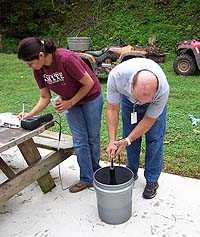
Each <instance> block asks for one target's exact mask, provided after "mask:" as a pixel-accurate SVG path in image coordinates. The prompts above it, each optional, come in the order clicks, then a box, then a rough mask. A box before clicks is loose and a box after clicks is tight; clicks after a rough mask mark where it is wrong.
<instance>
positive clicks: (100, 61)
mask: <svg viewBox="0 0 200 237" xmlns="http://www.w3.org/2000/svg"><path fill="white" fill-rule="evenodd" d="M78 54H79V55H80V56H81V58H82V59H83V60H84V61H85V62H86V63H87V64H88V65H89V66H90V68H92V69H93V71H95V72H96V74H97V76H99V77H101V75H103V74H108V73H109V71H110V70H111V69H112V68H113V67H115V65H117V64H119V63H121V62H124V61H126V60H128V59H131V58H135V57H142V58H150V59H152V60H154V61H156V62H157V63H162V62H164V60H165V54H164V52H162V51H161V50H160V49H159V48H157V47H155V46H154V45H148V46H147V47H141V46H137V45H136V46H131V45H126V44H120V45H118V46H112V47H109V48H103V49H101V50H98V51H84V52H78Z"/></svg>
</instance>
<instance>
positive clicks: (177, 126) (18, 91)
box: [0, 54, 200, 178]
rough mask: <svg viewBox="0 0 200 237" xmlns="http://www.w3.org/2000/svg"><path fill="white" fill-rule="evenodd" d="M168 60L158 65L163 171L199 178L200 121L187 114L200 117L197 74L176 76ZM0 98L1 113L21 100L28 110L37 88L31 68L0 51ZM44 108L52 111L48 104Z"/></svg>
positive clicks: (16, 108) (19, 105) (16, 110)
mask: <svg viewBox="0 0 200 237" xmlns="http://www.w3.org/2000/svg"><path fill="white" fill-rule="evenodd" d="M172 62H173V55H169V56H168V59H167V61H166V63H165V64H163V65H162V67H163V69H164V71H165V73H166V75H167V78H168V81H169V84H170V98H169V103H168V125H167V131H166V137H165V160H164V171H165V172H169V173H174V174H179V175H184V176H189V177H196V178H200V123H199V124H198V125H197V126H192V124H191V122H190V120H189V118H188V114H189V113H191V114H193V115H194V116H195V117H197V118H200V101H199V100H200V97H199V92H200V76H199V75H196V76H191V77H182V76H177V75H175V73H174V72H173V69H172ZM101 84H102V91H103V95H104V99H105V103H104V111H103V119H102V129H101V143H102V159H107V155H106V152H105V150H106V144H107V131H106V123H105V107H106V80H104V81H102V82H101ZM0 98H1V106H0V112H1V113H2V112H13V113H19V112H21V110H22V103H23V102H25V110H26V111H28V110H29V109H31V108H32V106H33V105H34V104H35V103H36V102H37V98H38V90H37V86H36V84H35V82H34V80H33V77H32V72H31V70H30V69H29V68H28V67H27V66H26V65H25V64H24V63H22V62H21V61H19V60H18V59H17V57H16V55H14V54H0ZM45 112H54V111H53V109H52V107H51V106H49V108H48V109H47V110H46V111H45ZM55 116H56V115H55ZM62 125H63V132H66V133H69V129H68V128H67V126H66V124H65V122H64V120H63V121H62ZM53 129H54V130H57V129H58V127H57V126H55V127H54V128H53ZM119 134H120V131H119ZM143 147H144V146H143ZM143 156H144V148H143V149H142V159H141V166H142V165H143ZM123 160H124V156H123Z"/></svg>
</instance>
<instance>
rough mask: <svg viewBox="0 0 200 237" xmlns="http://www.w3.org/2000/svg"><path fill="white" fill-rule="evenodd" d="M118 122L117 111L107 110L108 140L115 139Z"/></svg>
mask: <svg viewBox="0 0 200 237" xmlns="http://www.w3.org/2000/svg"><path fill="white" fill-rule="evenodd" d="M118 124H119V111H116V110H107V127H108V136H109V141H114V140H116V137H117V129H118Z"/></svg>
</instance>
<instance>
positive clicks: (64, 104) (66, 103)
mask: <svg viewBox="0 0 200 237" xmlns="http://www.w3.org/2000/svg"><path fill="white" fill-rule="evenodd" d="M72 106H73V103H72V100H62V99H59V100H58V101H56V104H55V109H56V111H58V112H63V111H64V110H67V109H70V108H71V107H72Z"/></svg>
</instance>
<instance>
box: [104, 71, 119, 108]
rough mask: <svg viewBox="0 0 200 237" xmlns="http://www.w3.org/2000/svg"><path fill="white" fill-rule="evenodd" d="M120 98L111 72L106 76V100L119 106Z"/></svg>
mask: <svg viewBox="0 0 200 237" xmlns="http://www.w3.org/2000/svg"><path fill="white" fill-rule="evenodd" d="M120 97H121V94H120V93H119V91H118V90H117V86H116V82H115V76H114V74H113V73H112V72H111V73H110V74H109V76H108V81H107V100H108V102H109V103H111V104H119V103H120Z"/></svg>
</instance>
